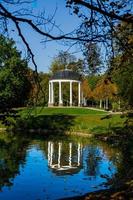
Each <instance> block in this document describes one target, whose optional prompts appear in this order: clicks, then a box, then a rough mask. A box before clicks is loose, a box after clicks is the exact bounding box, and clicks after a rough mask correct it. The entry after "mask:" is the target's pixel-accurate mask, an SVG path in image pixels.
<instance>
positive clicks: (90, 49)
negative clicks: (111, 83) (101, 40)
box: [84, 43, 102, 74]
mask: <svg viewBox="0 0 133 200" xmlns="http://www.w3.org/2000/svg"><path fill="white" fill-rule="evenodd" d="M84 56H85V60H86V73H87V74H96V73H98V72H100V70H101V64H102V61H101V55H100V48H99V46H98V45H97V44H96V43H88V44H85V50H84Z"/></svg>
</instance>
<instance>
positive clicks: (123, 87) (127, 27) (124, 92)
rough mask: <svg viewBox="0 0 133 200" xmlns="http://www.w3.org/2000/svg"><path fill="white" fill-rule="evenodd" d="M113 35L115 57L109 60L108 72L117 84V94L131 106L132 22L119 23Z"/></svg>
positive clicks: (132, 80) (132, 69)
mask: <svg viewBox="0 0 133 200" xmlns="http://www.w3.org/2000/svg"><path fill="white" fill-rule="evenodd" d="M114 37H115V44H114V45H115V57H114V58H113V59H112V60H111V61H110V68H109V72H110V74H111V76H112V79H113V80H114V81H115V82H116V83H117V85H118V93H119V96H120V97H121V98H122V99H123V100H124V102H125V105H128V106H129V107H130V108H133V24H127V23H121V24H119V25H118V26H117V27H116V32H115V35H114ZM120 40H121V41H123V44H121V42H120Z"/></svg>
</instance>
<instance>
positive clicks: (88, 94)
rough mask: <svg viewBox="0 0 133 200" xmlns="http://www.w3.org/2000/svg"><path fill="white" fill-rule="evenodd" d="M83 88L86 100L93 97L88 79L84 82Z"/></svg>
mask: <svg viewBox="0 0 133 200" xmlns="http://www.w3.org/2000/svg"><path fill="white" fill-rule="evenodd" d="M81 87H82V91H83V94H84V97H85V98H87V97H89V98H90V97H92V91H91V89H90V86H89V84H88V81H87V80H86V79H84V80H83V82H82V86H81Z"/></svg>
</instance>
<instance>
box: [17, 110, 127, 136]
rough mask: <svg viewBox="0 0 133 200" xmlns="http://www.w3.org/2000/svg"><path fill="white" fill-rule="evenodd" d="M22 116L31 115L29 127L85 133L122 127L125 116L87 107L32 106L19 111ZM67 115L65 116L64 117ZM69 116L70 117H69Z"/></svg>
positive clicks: (99, 132) (109, 130)
mask: <svg viewBox="0 0 133 200" xmlns="http://www.w3.org/2000/svg"><path fill="white" fill-rule="evenodd" d="M19 112H20V114H21V116H22V117H24V118H25V117H26V116H28V115H29V116H32V117H33V118H32V120H31V121H30V123H29V124H30V128H31V127H32V125H33V128H34V127H35V128H37V127H38V128H42V129H45V127H46V128H48V129H49V128H51V127H52V128H53V129H54V130H57V131H58V130H59V129H61V130H63V131H74V132H76V131H78V132H86V133H95V134H101V133H110V132H111V129H112V128H116V127H122V126H123V122H124V121H125V119H126V118H121V116H120V115H109V113H108V112H106V111H100V110H91V109H87V108H44V107H43V108H41V107H37V108H32V109H22V110H20V111H19ZM66 116H67V117H66ZM69 116H70V117H69Z"/></svg>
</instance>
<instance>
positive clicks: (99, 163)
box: [0, 145, 116, 200]
mask: <svg viewBox="0 0 133 200" xmlns="http://www.w3.org/2000/svg"><path fill="white" fill-rule="evenodd" d="M57 152H58V150H57ZM68 152H69V151H68ZM46 154H48V152H45V154H44V152H43V151H42V150H41V149H39V146H38V145H32V146H30V147H29V149H28V151H27V156H26V162H25V165H24V166H23V167H22V166H20V174H18V175H17V176H16V177H15V179H14V180H13V186H12V187H10V188H8V187H3V188H2V192H1V193H0V199H1V200H10V199H13V200H32V199H34V200H37V199H38V200H39V199H52V200H53V199H59V198H63V197H70V196H77V195H81V194H85V193H87V192H89V191H95V190H98V189H103V188H104V186H102V185H101V186H99V185H100V184H102V183H103V182H105V181H106V179H104V178H101V176H100V175H101V174H106V175H108V176H111V175H113V174H114V173H115V171H116V169H115V167H114V165H113V164H112V162H111V161H109V160H108V157H107V156H106V155H105V154H104V152H103V150H102V149H101V148H100V147H96V146H93V145H91V146H85V147H83V149H82V165H83V166H82V167H81V168H80V170H79V171H77V173H75V174H67V175H65V174H64V175H63V174H61V175H60V176H59V175H58V176H57V175H56V173H53V172H52V170H51V169H50V167H48V160H47V158H46ZM93 154H95V156H94V155H93ZM109 168H111V171H110V170H109Z"/></svg>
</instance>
